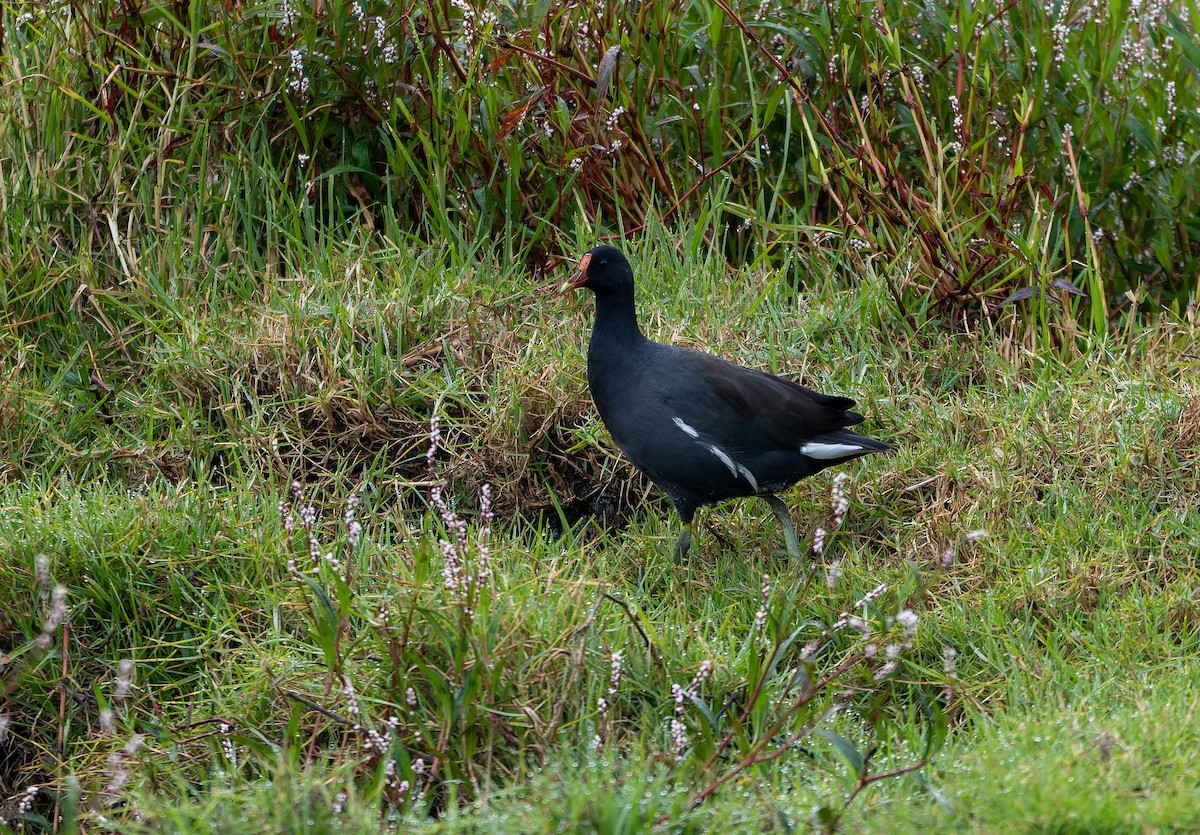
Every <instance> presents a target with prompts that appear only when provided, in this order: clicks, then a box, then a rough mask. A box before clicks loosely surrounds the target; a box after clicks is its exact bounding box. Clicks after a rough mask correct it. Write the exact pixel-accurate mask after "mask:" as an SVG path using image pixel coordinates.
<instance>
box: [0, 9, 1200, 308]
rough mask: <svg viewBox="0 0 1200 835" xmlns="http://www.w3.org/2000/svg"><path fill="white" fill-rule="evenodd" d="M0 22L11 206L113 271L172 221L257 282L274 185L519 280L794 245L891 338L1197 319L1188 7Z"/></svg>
mask: <svg viewBox="0 0 1200 835" xmlns="http://www.w3.org/2000/svg"><path fill="white" fill-rule="evenodd" d="M4 9H5V11H4V13H5V16H6V18H5V25H6V27H7V30H8V32H9V36H8V40H7V47H8V49H9V50H10V51H11V54H12V56H13V62H12V64H11V68H10V69H9V70H8V71H9V72H11V73H13V77H11V78H10V79H9V80H8V83H7V89H8V91H9V93H8V94H9V95H11V96H12V97H13V99H14V102H19V103H20V106H19V107H15V108H12V109H10V110H9V111H8V112H9V113H10V115H9V116H8V117H7V118H8V119H9V122H8V125H9V129H7V130H6V131H4V133H5V135H6V137H7V138H6V140H5V141H6V143H7V146H8V153H9V154H10V155H11V156H12V158H13V160H14V164H13V167H12V170H11V176H10V178H9V179H10V186H9V195H8V198H7V199H8V200H9V201H10V202H11V203H12V204H13V205H15V206H16V207H17V210H18V211H22V212H25V213H26V214H29V215H34V216H36V215H37V214H38V213H39V212H40V211H44V209H39V208H38V207H37V205H35V204H43V203H46V202H47V201H48V202H49V205H50V206H53V207H54V208H55V210H56V217H57V218H59V219H60V227H59V230H58V231H57V233H56V236H57V237H59V238H60V239H61V240H62V242H63V243H66V244H74V243H78V242H82V241H89V240H96V241H97V243H99V244H100V251H101V252H103V253H104V254H103V256H102V258H100V260H103V261H105V262H106V263H107V265H108V269H109V270H111V271H113V272H117V271H118V269H120V270H121V271H126V272H127V271H128V269H129V267H130V264H129V259H128V258H127V257H126V258H122V257H121V256H120V254H119V253H118V252H117V250H119V249H120V238H121V237H122V236H131V237H132V238H134V240H135V241H137V240H140V239H141V238H142V237H143V236H145V235H146V230H148V229H152V228H162V222H163V218H164V209H165V208H166V207H168V206H170V205H171V204H173V203H174V202H175V201H179V200H180V199H181V198H182V199H185V200H187V202H189V203H190V204H191V205H192V211H191V212H189V216H188V218H187V219H186V220H185V219H183V218H180V220H179V221H178V222H182V223H184V224H185V226H186V227H187V228H189V229H196V230H199V229H205V228H208V227H210V226H212V225H215V226H216V227H217V229H218V230H219V229H223V228H226V226H227V224H228V223H229V222H231V221H232V222H233V224H234V227H233V228H235V229H239V230H242V232H243V234H242V235H240V236H239V238H238V239H237V241H236V243H235V242H234V241H233V240H232V239H226V240H224V241H223V244H224V245H225V246H230V245H234V246H237V247H242V246H249V247H251V248H254V249H258V250H259V252H258V253H257V258H258V259H261V260H262V261H264V262H269V261H270V259H271V258H272V257H273V256H272V255H271V250H272V246H273V237H274V236H275V235H277V234H280V233H281V232H282V231H283V229H286V228H287V227H288V225H289V224H281V227H282V228H281V229H280V230H279V231H271V232H268V235H267V237H266V238H262V237H261V236H258V235H256V234H250V235H246V234H244V233H253V232H254V230H255V229H256V227H258V226H259V225H260V224H261V223H262V221H263V220H264V219H265V218H267V217H270V216H273V215H274V214H275V211H273V207H272V206H270V205H265V204H263V203H261V202H258V201H260V200H263V199H266V200H267V201H268V203H273V202H275V201H277V200H278V198H279V195H275V194H269V192H268V194H269V196H268V195H267V194H259V193H258V190H257V189H255V190H253V191H246V190H245V189H244V188H243V184H244V183H246V182H248V181H253V180H255V179H258V178H262V177H265V178H268V179H269V181H270V182H271V184H272V185H273V186H274V187H277V188H278V189H279V190H281V191H283V192H285V193H286V194H287V195H289V196H290V198H291V200H295V201H298V202H299V203H300V204H301V205H309V204H311V206H310V208H308V209H306V210H305V213H306V214H310V216H311V217H314V218H319V219H321V220H323V221H325V222H328V223H333V224H347V223H349V224H352V225H356V226H361V227H363V228H364V229H366V230H369V231H370V232H372V233H381V234H384V235H386V236H388V237H390V238H393V239H399V238H403V237H405V236H415V237H419V238H424V239H427V240H428V239H433V238H445V239H450V240H454V241H458V242H460V243H462V244H464V245H470V244H471V243H472V242H480V241H485V240H488V239H490V238H491V237H492V236H493V235H498V236H499V237H500V239H501V240H502V241H503V242H504V243H503V247H504V249H505V251H506V253H507V255H508V256H509V257H518V258H521V259H523V260H525V261H526V262H528V263H530V264H531V265H534V266H535V267H539V268H540V267H544V266H546V265H548V264H553V263H554V262H555V260H556V259H557V257H558V256H559V255H560V254H561V252H562V251H563V249H564V248H566V249H568V250H570V249H573V243H574V242H575V241H576V240H578V239H580V238H583V239H590V238H591V237H592V236H594V235H595V234H597V233H605V232H606V233H611V234H617V233H620V234H625V235H629V234H631V233H633V232H634V231H636V230H638V229H642V228H644V226H645V224H646V222H647V220H648V219H649V218H650V217H651V216H652V215H653V216H659V217H662V218H665V219H667V220H680V219H685V218H686V219H689V220H693V221H696V223H697V228H726V229H728V230H730V231H733V232H735V234H731V235H728V236H727V237H725V246H726V248H727V249H728V250H729V252H728V254H729V255H730V256H731V257H732V258H733V259H734V260H735V261H741V260H745V259H755V258H760V257H764V256H765V257H768V258H770V259H771V260H772V261H773V262H775V263H780V262H782V261H784V260H786V259H787V258H789V257H791V253H790V250H791V249H792V248H793V246H794V245H795V244H797V243H798V244H799V245H800V250H801V251H802V252H806V253H810V254H817V255H822V256H823V257H826V258H831V259H834V260H835V261H837V262H842V261H844V262H845V263H846V265H847V266H849V267H850V268H852V269H853V270H854V271H856V272H864V271H866V272H872V271H873V272H877V273H878V274H880V275H882V276H884V277H886V279H887V280H888V281H889V282H890V284H891V286H892V290H893V294H894V297H895V303H896V304H897V306H898V307H899V309H900V311H901V312H902V313H903V315H904V316H905V317H906V318H907V319H909V321H910V322H914V321H915V320H914V318H913V315H914V314H913V311H914V310H917V309H920V308H922V307H923V306H925V305H927V304H928V303H929V302H931V301H932V302H937V303H949V304H950V309H951V310H955V309H958V308H960V307H965V308H967V309H968V310H972V311H978V312H982V313H983V314H985V315H994V314H995V311H996V309H997V306H998V305H999V304H1000V303H1002V302H1004V301H1006V300H1012V301H1019V300H1021V299H1035V298H1040V297H1041V295H1042V294H1043V293H1045V292H1051V291H1053V292H1055V293H1066V294H1081V293H1083V292H1086V293H1087V294H1088V295H1089V297H1090V300H1089V302H1088V305H1087V307H1086V308H1085V311H1084V313H1085V315H1084V316H1083V317H1082V322H1083V324H1084V325H1086V326H1087V327H1089V328H1090V329H1092V330H1099V329H1102V328H1103V327H1104V326H1105V324H1106V322H1107V320H1108V317H1109V316H1110V315H1111V312H1112V311H1111V310H1110V306H1111V305H1112V304H1114V303H1116V302H1118V301H1119V300H1120V298H1121V296H1120V294H1121V293H1122V292H1123V291H1125V290H1140V289H1141V288H1143V287H1144V288H1147V289H1150V290H1152V291H1153V292H1154V294H1155V296H1156V298H1158V299H1160V300H1161V301H1162V302H1163V303H1164V304H1167V305H1170V306H1173V307H1174V308H1175V309H1176V311H1177V312H1179V311H1182V309H1183V305H1185V304H1186V302H1187V298H1188V294H1189V293H1192V292H1194V291H1195V290H1196V287H1195V285H1194V277H1195V275H1196V274H1197V266H1198V265H1200V250H1198V248H1197V244H1196V240H1197V237H1198V236H1200V227H1197V225H1196V223H1195V220H1194V218H1193V217H1192V215H1193V214H1194V213H1191V212H1189V211H1187V207H1189V206H1192V205H1194V204H1195V203H1196V201H1197V198H1198V197H1200V194H1197V177H1196V170H1197V169H1196V166H1197V164H1198V160H1197V158H1196V155H1195V154H1194V153H1192V152H1190V151H1189V149H1190V148H1194V147H1195V146H1196V145H1197V131H1198V126H1200V110H1198V109H1197V108H1198V105H1200V82H1197V77H1198V75H1197V72H1196V70H1197V63H1198V58H1200V47H1198V46H1197V43H1196V41H1195V38H1194V36H1193V34H1192V27H1191V25H1190V23H1189V21H1190V20H1191V19H1192V16H1193V14H1194V12H1195V9H1194V7H1193V4H1191V3H1184V4H1182V5H1175V4H1171V3H1167V2H1149V3H1144V4H1142V3H1139V4H1135V5H1133V6H1127V4H1125V3H1124V2H1121V1H1120V0H1111V2H1106V1H1105V0H1095V1H1094V2H1086V3H1079V2H1066V0H1064V2H1061V3H1057V4H1051V5H1049V6H1029V5H1013V4H1009V5H1007V6H1003V7H997V8H993V7H985V6H964V5H962V4H956V3H943V4H933V5H929V4H925V5H921V4H914V3H907V2H900V3H883V2H881V3H874V4H870V5H869V6H861V5H859V4H857V3H850V2H846V3H838V4H834V5H833V6H825V5H805V4H799V5H790V6H786V7H785V6H784V5H781V4H773V3H770V2H761V3H752V4H749V5H746V6H743V7H738V8H735V7H733V6H732V5H730V4H729V3H727V2H725V0H675V1H674V2H670V3H655V4H650V5H646V6H644V7H638V9H637V11H636V13H634V14H627V13H626V8H625V6H624V5H623V4H621V3H618V2H616V0H607V2H604V3H601V4H599V5H596V4H566V5H553V4H548V3H530V4H513V5H508V4H502V5H500V6H496V7H493V6H491V5H489V4H472V3H471V2H468V0H462V2H454V3H446V4H441V3H427V2H423V1H422V0H414V2H410V3H406V4H403V5H401V6H395V7H393V6H391V5H385V4H377V3H372V2H370V1H369V0H354V2H334V3H321V4H315V5H313V4H302V3H296V2H294V1H293V0H282V2H279V3H274V4H270V3H268V4H262V5H245V4H240V3H235V4H216V5H213V4H190V5H187V6H183V7H175V6H169V5H165V4H151V5H149V6H147V7H144V8H143V7H141V6H139V5H137V4H119V5H118V6H117V7H115V8H114V10H113V13H112V14H111V15H110V16H105V15H103V14H101V13H100V12H99V9H100V7H97V6H94V5H93V4H79V3H73V2H66V0H62V1H61V2H56V3H49V4H30V5H29V6H22V5H21V4H17V3H7V4H5V7H4ZM46 80H49V83H46ZM17 112H20V113H24V114H26V115H25V116H23V117H21V123H20V124H18V123H17V121H15V116H14V115H12V114H15V113H17ZM80 154H87V155H91V156H93V157H94V158H95V159H97V160H101V161H102V164H101V165H98V166H80V165H76V164H74V163H73V162H72V160H73V159H75V158H77V156H78V155H80ZM196 192H198V194H197V195H196V196H199V197H201V199H200V200H199V202H197V201H195V200H194V199H193V197H192V196H191V195H192V194H193V193H196ZM239 192H241V193H239ZM84 195H86V196H87V197H86V199H85V198H84V197H83V196H84ZM97 207H106V208H104V209H103V210H101V211H99V213H98V211H97ZM168 214H170V213H168ZM222 221H223V222H222ZM38 228H39V225H35V226H34V227H33V228H32V229H28V230H25V231H19V230H20V227H14V228H13V230H12V231H13V232H14V233H15V234H16V237H17V239H16V240H10V244H11V245H12V248H13V252H14V254H15V258H14V260H13V262H12V263H11V264H7V265H5V266H6V268H7V269H6V271H7V272H9V273H10V274H12V273H13V272H15V273H17V274H18V275H20V276H23V277H24V280H23V281H22V284H21V285H18V286H32V285H31V282H30V279H33V283H34V284H36V282H37V280H36V276H38V275H43V274H45V273H46V272H47V271H50V272H53V271H54V269H55V263H56V257H57V256H56V255H55V251H56V250H55V248H54V247H52V246H48V244H49V243H50V242H49V241H48V240H46V239H44V238H40V237H39V234H38V233H37V231H36V230H37V229H38ZM289 231H291V233H292V234H298V235H303V234H305V233H303V232H302V231H301V230H300V229H294V230H289ZM214 232H215V235H214V234H213V233H214ZM101 233H103V234H101ZM225 234H228V233H225ZM225 234H222V233H221V232H220V231H216V230H213V231H210V232H208V233H206V235H205V237H209V238H213V239H214V241H213V243H216V242H217V241H221V239H222V238H224V237H225ZM98 239H102V241H103V242H101V241H100V240H98ZM693 243H694V242H693ZM211 245H213V244H208V246H211ZM217 245H218V246H220V244H217ZM135 246H136V244H135ZM202 248H203V247H202ZM68 249H69V250H70V249H71V247H68ZM98 256H99V253H98ZM210 257H212V258H214V259H215V260H218V261H219V260H220V256H219V252H214V253H212V254H211V256H210ZM118 261H119V262H120V264H118ZM67 289H68V290H69V289H70V288H67ZM14 295H15V296H16V297H19V296H20V294H19V293H16V294H14ZM14 300H15V299H14Z"/></svg>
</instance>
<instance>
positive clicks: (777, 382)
mask: <svg viewBox="0 0 1200 835" xmlns="http://www.w3.org/2000/svg"><path fill="white" fill-rule="evenodd" d="M681 365H682V366H683V369H684V373H687V374H691V375H696V377H694V378H693V379H695V378H702V379H704V380H705V381H706V383H707V386H708V387H709V388H710V390H711V391H712V393H713V394H714V395H716V401H715V402H714V404H713V405H714V407H717V408H720V409H722V411H723V412H724V414H725V415H726V417H727V418H728V417H730V416H732V417H733V418H734V419H735V420H737V421H738V422H739V423H741V424H742V426H744V427H745V428H746V429H748V430H749V433H748V434H751V435H757V436H759V437H760V438H761V439H762V440H763V441H764V442H766V443H764V445H766V444H773V445H776V446H777V447H779V448H783V449H798V448H799V447H800V446H801V445H802V444H803V443H804V442H805V441H807V440H810V439H812V438H813V437H814V436H816V435H821V434H824V433H826V432H836V431H837V430H839V429H844V428H845V427H847V426H854V425H855V424H858V423H862V422H863V416H862V415H860V414H858V413H856V412H851V411H849V409H850V408H851V407H853V406H854V401H853V400H851V399H850V398H848V397H837V396H833V395H828V394H821V393H820V392H816V391H813V390H812V389H809V388H805V387H804V386H802V385H800V384H799V383H794V382H792V381H791V380H785V379H783V378H781V377H776V376H774V375H772V374H767V373H764V372H762V371H756V370H754V369H751V368H742V367H741V366H738V365H734V364H733V363H731V362H726V361H725V360H722V359H720V358H719V357H714V356H710V355H708V354H703V353H700V352H698V351H688V352H686V354H685V355H684V356H683V357H681Z"/></svg>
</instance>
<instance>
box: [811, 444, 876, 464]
mask: <svg viewBox="0 0 1200 835" xmlns="http://www.w3.org/2000/svg"><path fill="white" fill-rule="evenodd" d="M864 449H866V447H862V446H859V445H858V444H822V443H819V442H818V441H809V442H808V443H807V444H805V445H804V446H802V447H800V452H801V453H803V454H804V455H807V456H808V457H809V458H816V459H817V460H819V461H836V460H837V459H838V458H846V457H848V456H851V455H854V454H855V453H857V452H862V451H863V450H864Z"/></svg>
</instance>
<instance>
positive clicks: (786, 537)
mask: <svg viewBox="0 0 1200 835" xmlns="http://www.w3.org/2000/svg"><path fill="white" fill-rule="evenodd" d="M763 498H764V499H766V500H767V504H769V505H770V506H771V510H772V511H774V513H775V518H776V519H778V520H779V524H780V525H781V526H782V527H783V541H784V542H786V543H787V551H788V553H789V554H791V556H792V558H793V559H797V560H799V559H803V556H802V555H801V554H800V542H799V540H797V539H796V527H795V525H793V524H792V515H791V513H790V512H789V511H788V506H787V504H785V503H784V501H783V499H781V498H779V497H778V496H776V495H775V494H774V493H767V494H766V495H764V496H763Z"/></svg>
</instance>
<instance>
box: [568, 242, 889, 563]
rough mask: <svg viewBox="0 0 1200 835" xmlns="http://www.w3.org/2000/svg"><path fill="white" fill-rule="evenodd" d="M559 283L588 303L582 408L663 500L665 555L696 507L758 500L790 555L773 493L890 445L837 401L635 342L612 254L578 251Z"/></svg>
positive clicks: (786, 525)
mask: <svg viewBox="0 0 1200 835" xmlns="http://www.w3.org/2000/svg"><path fill="white" fill-rule="evenodd" d="M563 287H564V289H569V288H578V287H586V288H587V289H589V290H591V291H592V292H593V293H595V295H596V321H595V325H594V327H593V329H592V339H591V342H590V344H589V345H588V363H587V376H588V385H589V387H590V389H591V393H592V400H593V401H594V402H595V404H596V409H597V410H598V411H599V412H600V418H601V420H603V421H604V425H605V426H606V427H607V428H608V431H609V432H610V433H611V434H612V436H613V439H614V440H615V441H616V442H617V446H619V447H620V448H621V451H622V452H623V453H625V455H626V456H627V457H628V458H629V460H630V461H632V462H633V464H634V465H635V466H636V467H637V468H638V469H640V470H641V471H642V472H643V473H645V474H646V475H647V476H648V477H649V478H650V480H651V481H653V482H654V483H655V484H656V485H658V487H659V488H660V489H661V490H662V491H663V492H664V493H666V494H667V495H668V496H669V497H670V498H671V501H672V502H674V504H675V508H676V510H677V511H678V512H679V517H680V519H681V520H682V521H683V524H684V529H683V532H682V533H681V534H680V536H679V540H678V541H677V542H676V544H675V552H676V555H677V556H682V555H684V554H686V553H687V551H688V548H689V547H690V546H691V542H692V533H691V526H692V520H693V518H694V516H695V513H696V509H697V508H698V507H701V506H703V505H707V504H713V503H715V502H720V501H724V500H726V499H734V498H739V497H742V496H761V497H762V498H764V499H766V500H767V502H768V503H769V504H770V505H771V509H772V510H773V511H774V513H775V515H776V517H777V518H778V519H779V522H780V524H781V525H782V526H783V530H784V536H785V539H786V542H787V548H788V551H789V553H791V554H792V555H793V556H795V557H799V556H800V548H799V544H798V542H797V539H796V531H795V528H794V527H793V525H792V522H791V518H790V516H789V514H788V508H787V505H786V504H784V502H783V501H782V500H781V499H780V498H779V497H778V496H776V495H775V494H776V493H777V492H778V491H780V490H784V489H786V488H788V487H790V486H792V485H793V484H795V483H796V482H797V481H799V480H800V479H802V478H805V477H807V476H810V475H812V474H814V473H817V472H820V471H821V470H823V469H825V468H826V467H830V466H833V465H835V464H839V463H841V462H843V461H848V460H850V459H853V458H857V457H859V456H861V455H866V454H868V453H871V452H884V451H887V450H889V449H891V447H889V446H888V445H887V444H885V443H881V442H879V441H875V440H872V439H870V438H866V437H864V436H862V435H858V434H855V433H854V432H851V431H849V430H848V429H847V428H846V427H848V426H854V425H855V424H858V423H861V422H862V421H863V416H862V415H860V414H858V413H856V412H852V411H850V409H851V408H852V407H853V406H854V401H853V400H850V399H849V398H846V397H835V396H831V395H827V394H820V393H818V392H815V391H813V390H811V389H808V388H805V387H804V386H802V385H800V384H798V383H794V382H792V381H790V380H785V379H782V378H780V377H775V376H773V375H771V374H766V373H764V372H761V371H755V370H753V369H749V368H743V367H741V366H738V365H734V364H733V363H731V362H726V361H725V360H723V359H721V358H719V357H715V356H712V355H711V354H706V353H703V352H701V351H693V350H690V349H686V348H678V347H674V346H670V345H663V344H661V343H658V342H653V341H651V340H649V339H647V338H646V337H645V336H643V335H642V332H641V330H640V329H639V328H638V323H637V313H636V310H635V308H634V293H633V271H632V270H631V269H630V266H629V262H628V261H627V260H626V258H625V256H624V255H622V254H621V252H620V251H619V250H617V249H616V248H614V247H611V246H598V247H596V248H595V249H593V250H591V251H590V252H588V253H587V254H586V255H585V256H584V257H583V259H582V260H581V261H580V263H579V269H578V271H577V272H576V273H575V274H574V276H572V278H571V279H569V280H568V281H567V283H566V284H564V285H563Z"/></svg>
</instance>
